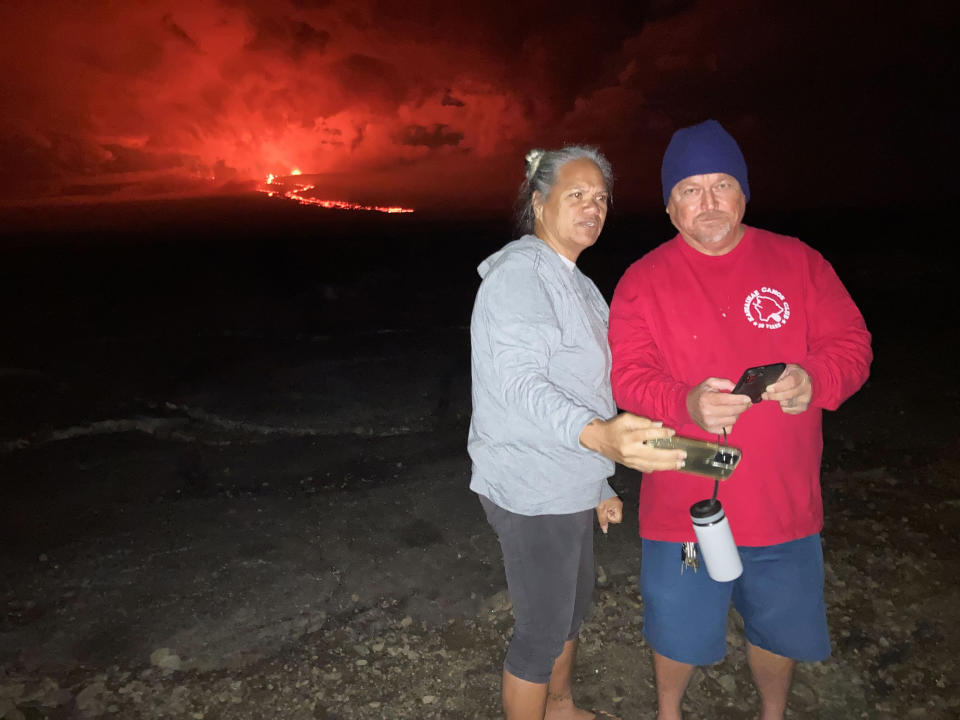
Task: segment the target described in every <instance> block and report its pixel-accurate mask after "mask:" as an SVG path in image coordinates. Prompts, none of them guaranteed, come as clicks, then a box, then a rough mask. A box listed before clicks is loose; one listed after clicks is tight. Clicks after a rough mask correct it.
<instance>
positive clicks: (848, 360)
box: [800, 249, 873, 410]
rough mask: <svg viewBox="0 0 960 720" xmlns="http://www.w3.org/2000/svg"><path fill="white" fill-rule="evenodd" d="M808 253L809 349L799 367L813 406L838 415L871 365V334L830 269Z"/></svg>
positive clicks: (819, 259)
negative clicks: (810, 386) (808, 384)
mask: <svg viewBox="0 0 960 720" xmlns="http://www.w3.org/2000/svg"><path fill="white" fill-rule="evenodd" d="M809 252H810V254H811V255H812V257H811V258H810V262H809V282H810V285H811V287H810V291H809V292H807V303H808V304H807V317H808V318H810V324H809V327H808V337H807V348H808V350H807V356H806V358H804V360H803V361H802V362H801V363H800V365H801V366H802V367H803V369H804V370H806V371H807V374H808V375H810V380H811V382H812V383H813V399H812V401H811V404H812V405H813V406H814V407H819V408H823V409H825V410H836V409H837V408H838V407H839V406H840V404H841V403H842V402H843V401H844V400H846V399H847V398H848V397H850V396H851V395H853V394H854V393H855V392H856V391H857V390H859V389H860V387H861V386H862V385H863V383H864V382H866V380H867V376H868V375H869V373H870V362H871V361H872V360H873V351H872V350H871V349H870V333H869V332H868V331H867V327H866V324H865V323H864V321H863V316H862V315H861V314H860V311H859V310H858V309H857V306H856V305H855V304H854V302H853V299H852V298H851V297H850V294H849V293H848V292H847V289H846V288H845V287H844V286H843V283H842V282H840V278H839V277H837V273H836V272H835V271H834V269H833V266H832V265H830V263H829V262H827V261H826V260H825V259H824V258H823V256H822V255H820V253H818V252H816V251H815V250H812V249H810V250H809Z"/></svg>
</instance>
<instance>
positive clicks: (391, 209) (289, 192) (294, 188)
mask: <svg viewBox="0 0 960 720" xmlns="http://www.w3.org/2000/svg"><path fill="white" fill-rule="evenodd" d="M292 174H293V175H299V174H300V172H299V171H297V170H294V171H293V173H292ZM315 187H316V186H315V185H303V184H300V183H285V182H281V181H279V180H278V179H277V178H276V177H274V176H273V175H267V181H266V182H265V183H264V184H263V185H260V186H259V187H258V188H257V190H258V191H259V192H262V193H266V195H267V197H284V198H287V199H288V200H295V201H296V202H298V203H300V204H302V205H318V206H320V207H324V208H331V209H333V210H372V211H374V212H382V213H390V214H393V213H412V212H413V208H405V207H399V206H385V205H360V204H358V203H352V202H347V201H346V200H321V199H319V198H314V197H309V196H307V195H305V193H308V192H310V191H311V190H313V189H314V188H315Z"/></svg>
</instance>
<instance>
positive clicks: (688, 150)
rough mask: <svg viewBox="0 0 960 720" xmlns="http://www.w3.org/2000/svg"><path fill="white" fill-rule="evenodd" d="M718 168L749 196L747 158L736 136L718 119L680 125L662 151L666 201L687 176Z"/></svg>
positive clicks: (665, 202)
mask: <svg viewBox="0 0 960 720" xmlns="http://www.w3.org/2000/svg"><path fill="white" fill-rule="evenodd" d="M719 172H722V173H727V175H732V176H733V177H735V178H736V179H737V182H738V183H740V188H741V189H742V190H743V194H744V196H745V197H746V199H747V200H749V199H750V185H749V184H748V183H747V162H746V160H744V159H743V153H742V152H740V146H739V145H737V141H736V140H734V139H733V136H732V135H731V134H730V133H728V132H727V131H726V130H724V129H723V126H722V125H721V124H720V123H718V122H717V121H716V120H704V121H703V122H702V123H700V124H699V125H691V126H690V127H685V128H680V129H679V130H677V131H676V132H675V133H674V134H673V137H672V138H670V144H669V145H667V151H666V152H665V153H664V154H663V165H662V166H661V168H660V180H661V182H662V183H663V204H664V205H667V204H669V202H670V193H671V191H672V190H673V186H674V185H676V184H677V183H678V182H680V181H681V180H683V179H684V178H688V177H690V176H691V175H706V174H708V173H719Z"/></svg>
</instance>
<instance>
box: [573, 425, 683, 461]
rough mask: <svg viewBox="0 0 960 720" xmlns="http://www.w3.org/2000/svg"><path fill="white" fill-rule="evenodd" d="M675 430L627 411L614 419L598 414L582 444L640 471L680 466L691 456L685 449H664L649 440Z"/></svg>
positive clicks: (587, 429) (585, 432) (670, 434)
mask: <svg viewBox="0 0 960 720" xmlns="http://www.w3.org/2000/svg"><path fill="white" fill-rule="evenodd" d="M674 434H675V431H674V430H673V429H672V428H666V427H663V423H661V422H653V421H652V420H649V419H647V418H645V417H640V416H639V415H634V414H632V413H626V412H625V413H620V414H619V415H617V416H616V417H614V418H611V419H610V420H600V419H599V418H598V419H596V420H594V421H593V422H591V423H590V424H589V425H587V426H586V427H585V428H584V429H583V431H582V432H581V433H580V444H581V445H583V446H584V447H585V448H587V449H588V450H593V451H594V452H598V453H600V454H601V455H603V456H604V457H606V458H609V459H611V460H613V461H614V462H618V463H620V464H621V465H626V466H627V467H628V468H633V469H634V470H639V471H640V472H654V471H655V470H679V469H680V468H682V467H683V460H684V458H686V457H687V453H686V452H685V451H683V450H660V449H658V448H654V447H651V446H650V445H647V444H646V441H647V440H654V439H656V438H668V437H671V436H672V435H674Z"/></svg>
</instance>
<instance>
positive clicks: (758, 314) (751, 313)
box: [743, 287, 790, 330]
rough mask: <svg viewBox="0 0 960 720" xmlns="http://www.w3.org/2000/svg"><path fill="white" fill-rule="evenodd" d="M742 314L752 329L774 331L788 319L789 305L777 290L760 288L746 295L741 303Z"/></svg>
mask: <svg viewBox="0 0 960 720" xmlns="http://www.w3.org/2000/svg"><path fill="white" fill-rule="evenodd" d="M743 314H744V315H746V316H747V321H748V322H749V323H750V324H751V325H753V326H754V327H758V328H761V329H763V330H776V329H777V328H781V327H783V326H784V325H785V324H786V323H787V320H789V319H790V303H788V302H787V299H786V298H785V297H784V296H783V293H782V292H780V291H779V290H774V289H773V288H769V287H762V288H760V289H759V290H754V291H753V292H752V293H750V294H749V295H747V299H746V300H744V301H743Z"/></svg>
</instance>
